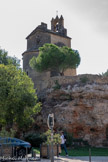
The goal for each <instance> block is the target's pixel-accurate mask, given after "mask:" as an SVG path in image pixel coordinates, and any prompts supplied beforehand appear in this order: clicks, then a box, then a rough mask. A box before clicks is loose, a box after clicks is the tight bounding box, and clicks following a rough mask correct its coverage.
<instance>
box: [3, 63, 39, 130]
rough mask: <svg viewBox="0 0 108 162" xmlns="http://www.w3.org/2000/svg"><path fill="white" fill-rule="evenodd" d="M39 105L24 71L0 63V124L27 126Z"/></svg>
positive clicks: (37, 110)
mask: <svg viewBox="0 0 108 162" xmlns="http://www.w3.org/2000/svg"><path fill="white" fill-rule="evenodd" d="M40 107H41V106H40V103H38V102H37V95H36V94H35V90H34V89H33V83H32V81H31V79H30V78H29V77H28V76H27V75H26V73H24V72H22V70H21V69H17V68H16V67H15V66H14V65H3V64H0V124H1V125H2V126H6V125H8V126H9V125H10V127H12V126H13V125H16V127H18V128H28V127H29V126H30V124H31V123H32V122H33V121H34V119H33V116H34V114H36V113H37V112H39V111H40Z"/></svg>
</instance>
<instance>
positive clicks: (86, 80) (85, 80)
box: [80, 76, 89, 84]
mask: <svg viewBox="0 0 108 162" xmlns="http://www.w3.org/2000/svg"><path fill="white" fill-rule="evenodd" d="M88 80H89V79H88V78H87V77H86V76H84V77H81V78H80V81H81V83H84V84H85V83H87V82H88Z"/></svg>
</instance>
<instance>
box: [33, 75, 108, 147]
mask: <svg viewBox="0 0 108 162" xmlns="http://www.w3.org/2000/svg"><path fill="white" fill-rule="evenodd" d="M91 78H92V79H91ZM75 80H76V81H73V82H70V83H69V82H67V83H65V84H60V83H58V84H59V85H60V86H59V88H58V89H57V85H55V87H53V88H51V87H50V88H49V89H47V90H46V95H45V97H44V99H43V108H42V111H41V113H40V114H39V115H37V117H36V123H37V125H38V127H40V128H42V129H43V130H45V129H47V124H46V122H47V116H48V114H49V113H54V117H55V127H54V129H55V130H61V129H62V130H66V131H67V132H70V133H72V134H73V136H74V137H75V138H83V140H87V141H88V142H89V144H90V145H92V146H107V145H108V142H107V140H108V77H104V78H103V77H101V76H93V75H80V76H75Z"/></svg>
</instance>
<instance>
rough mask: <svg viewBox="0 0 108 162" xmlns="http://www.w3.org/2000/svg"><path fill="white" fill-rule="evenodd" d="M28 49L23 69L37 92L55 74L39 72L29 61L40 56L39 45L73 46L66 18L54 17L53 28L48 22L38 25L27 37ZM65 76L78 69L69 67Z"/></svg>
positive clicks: (72, 73)
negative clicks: (65, 26)
mask: <svg viewBox="0 0 108 162" xmlns="http://www.w3.org/2000/svg"><path fill="white" fill-rule="evenodd" d="M26 39H27V50H26V51H25V52H24V53H23V54H22V55H23V70H24V71H25V72H26V73H27V75H28V76H29V77H30V78H31V79H32V81H33V82H34V88H36V89H37V92H39V91H41V90H42V89H44V88H45V85H46V83H47V81H48V79H50V78H51V77H52V76H53V75H52V74H51V73H50V72H43V73H39V72H37V71H35V70H33V69H31V67H30V66H29V61H30V59H31V58H32V57H33V56H36V57H37V56H38V54H39V47H41V46H43V45H44V44H45V43H52V44H55V45H57V46H60V47H62V46H67V47H69V48H71V38H70V37H68V36H67V29H66V28H64V18H63V16H62V15H61V16H60V18H59V17H58V16H56V18H52V20H51V29H48V28H47V24H45V23H43V22H42V23H41V25H39V26H37V27H36V28H35V29H34V30H33V31H32V32H31V33H30V34H29V35H28V36H27V37H26ZM64 75H65V76H74V75H76V69H67V70H66V71H65V73H64Z"/></svg>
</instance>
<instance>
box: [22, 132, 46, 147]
mask: <svg viewBox="0 0 108 162" xmlns="http://www.w3.org/2000/svg"><path fill="white" fill-rule="evenodd" d="M44 138H45V137H43V136H42V135H41V134H39V133H30V134H28V135H26V136H25V138H24V140H25V141H28V142H30V143H31V145H32V147H40V144H42V143H43V142H44V141H45V139H44Z"/></svg>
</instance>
